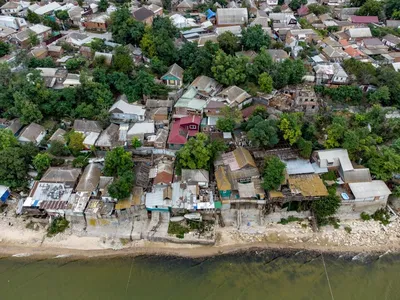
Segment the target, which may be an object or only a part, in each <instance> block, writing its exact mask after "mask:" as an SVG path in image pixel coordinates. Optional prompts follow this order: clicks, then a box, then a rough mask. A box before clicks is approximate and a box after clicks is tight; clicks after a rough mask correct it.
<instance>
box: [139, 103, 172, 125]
mask: <svg viewBox="0 0 400 300" xmlns="http://www.w3.org/2000/svg"><path fill="white" fill-rule="evenodd" d="M173 105H174V101H173V100H156V99H147V100H146V105H145V107H146V109H147V111H148V115H149V116H151V117H150V118H151V119H152V120H154V121H155V122H156V123H161V124H162V123H165V121H166V120H168V116H169V114H170V112H171V111H172V107H173Z"/></svg>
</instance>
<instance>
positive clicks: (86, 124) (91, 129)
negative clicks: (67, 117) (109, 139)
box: [72, 119, 103, 149]
mask: <svg viewBox="0 0 400 300" xmlns="http://www.w3.org/2000/svg"><path fill="white" fill-rule="evenodd" d="M72 128H73V130H74V131H75V132H79V133H81V134H83V136H84V137H85V139H84V141H83V144H84V145H85V147H86V148H87V149H90V148H91V146H94V144H95V143H96V140H97V138H98V137H99V135H100V133H101V132H102V131H103V128H102V127H101V125H100V123H99V122H97V121H91V120H85V119H81V120H80V119H77V120H75V121H74V126H73V127H72Z"/></svg>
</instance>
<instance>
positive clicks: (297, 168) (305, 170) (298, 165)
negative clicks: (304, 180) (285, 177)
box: [282, 159, 315, 175]
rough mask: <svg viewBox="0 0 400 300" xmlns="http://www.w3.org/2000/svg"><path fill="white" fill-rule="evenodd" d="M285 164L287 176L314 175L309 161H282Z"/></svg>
mask: <svg viewBox="0 0 400 300" xmlns="http://www.w3.org/2000/svg"><path fill="white" fill-rule="evenodd" d="M282 162H284V163H285V164H286V172H287V173H288V174H289V175H297V174H313V173H315V171H314V168H313V167H312V165H311V163H310V161H308V160H305V159H294V160H282Z"/></svg>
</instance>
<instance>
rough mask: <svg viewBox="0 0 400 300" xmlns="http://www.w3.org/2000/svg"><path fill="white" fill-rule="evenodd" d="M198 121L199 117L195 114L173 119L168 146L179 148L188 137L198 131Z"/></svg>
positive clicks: (199, 120)
mask: <svg viewBox="0 0 400 300" xmlns="http://www.w3.org/2000/svg"><path fill="white" fill-rule="evenodd" d="M200 122H201V117H200V116H195V115H193V116H185V117H182V118H176V119H174V120H173V121H172V126H171V131H170V133H169V137H168V147H169V148H170V149H180V148H181V147H182V146H183V145H184V144H186V142H187V140H188V138H189V137H193V136H195V135H196V134H197V133H198V132H199V129H200Z"/></svg>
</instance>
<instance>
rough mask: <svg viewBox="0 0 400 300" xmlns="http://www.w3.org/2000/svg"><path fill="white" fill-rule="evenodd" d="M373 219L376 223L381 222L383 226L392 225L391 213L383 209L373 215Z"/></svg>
mask: <svg viewBox="0 0 400 300" xmlns="http://www.w3.org/2000/svg"><path fill="white" fill-rule="evenodd" d="M371 217H372V219H374V220H375V221H380V222H381V223H382V224H383V225H387V224H389V223H390V215H389V213H388V212H387V211H386V210H384V209H383V208H381V209H378V210H377V211H376V212H374V213H373V214H372V215H371Z"/></svg>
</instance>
